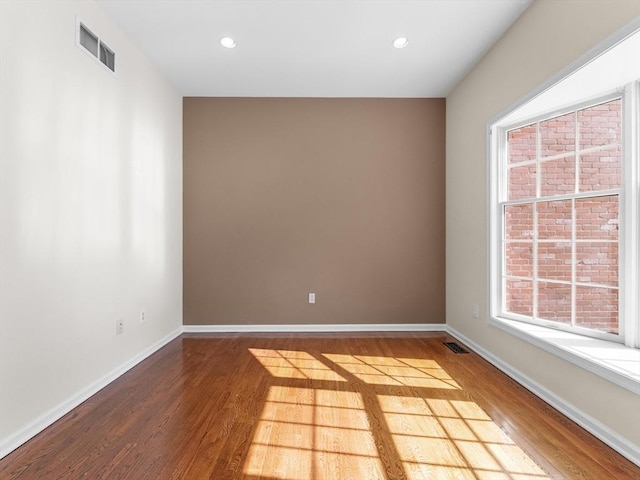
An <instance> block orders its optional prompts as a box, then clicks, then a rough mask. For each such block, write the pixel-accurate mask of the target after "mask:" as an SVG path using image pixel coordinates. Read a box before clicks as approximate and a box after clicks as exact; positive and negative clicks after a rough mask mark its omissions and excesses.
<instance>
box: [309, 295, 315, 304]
mask: <svg viewBox="0 0 640 480" xmlns="http://www.w3.org/2000/svg"><path fill="white" fill-rule="evenodd" d="M309 303H316V294H315V293H310V294H309Z"/></svg>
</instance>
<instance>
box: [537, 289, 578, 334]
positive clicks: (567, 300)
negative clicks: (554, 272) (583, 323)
mask: <svg viewBox="0 0 640 480" xmlns="http://www.w3.org/2000/svg"><path fill="white" fill-rule="evenodd" d="M538 317H540V318H543V319H545V320H551V321H553V322H558V323H568V324H571V285H565V284H562V283H549V282H538Z"/></svg>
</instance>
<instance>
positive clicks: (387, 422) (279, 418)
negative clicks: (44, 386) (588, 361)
mask: <svg viewBox="0 0 640 480" xmlns="http://www.w3.org/2000/svg"><path fill="white" fill-rule="evenodd" d="M444 341H453V339H452V338H451V337H449V336H448V335H446V334H443V333H402V334H400V333H395V334H394V333H385V334H359V335H357V336H356V335H353V334H307V335H303V334H251V335H238V334H220V335H213V334H185V335H183V336H181V337H179V338H177V339H176V340H174V341H173V342H171V343H170V344H169V345H167V346H166V347H164V348H163V349H161V350H160V351H158V352H156V353H155V354H154V355H152V356H151V357H149V358H148V359H146V360H145V361H144V362H142V363H141V364H140V365H138V366H136V367H135V368H134V369H132V370H130V371H129V372H127V373H126V374H125V375H123V376H122V377H120V378H119V379H117V380H116V381H114V382H113V383H111V384H110V385H109V386H107V387H106V388H104V389H103V390H101V391H100V392H98V393H97V394H96V395H94V396H93V397H91V398H90V399H89V400H87V401H86V402H84V403H83V404H82V405H80V406H79V407H77V408H76V409H74V410H73V411H72V412H70V413H69V414H68V415H66V416H65V417H63V418H62V419H60V420H59V421H58V422H56V423H55V424H54V425H52V426H51V427H49V428H48V429H46V430H45V431H43V432H41V433H40V434H39V435H37V436H36V437H34V438H33V439H32V440H31V441H29V442H27V443H26V444H25V445H23V446H22V447H20V448H18V449H17V450H16V451H14V452H12V453H11V454H9V455H8V456H7V457H5V458H4V459H2V460H0V478H1V479H2V480H9V479H12V480H13V479H16V480H18V479H19V480H30V479H38V480H40V479H78V478H91V479H110V480H111V479H135V480H138V479H187V480H192V479H193V480H200V479H215V480H234V479H245V480H325V479H326V480H341V479H345V480H378V479H380V480H423V479H437V480H440V479H445V480H446V479H449V478H451V479H454V478H455V479H466V478H469V479H475V480H501V479H506V480H547V479H571V480H573V479H582V480H601V479H621V480H626V479H638V478H640V468H638V467H637V466H635V465H634V464H632V463H631V462H629V461H628V460H626V459H625V458H624V457H622V456H621V455H619V454H617V453H616V452H614V451H613V450H611V449H610V448H608V447H607V446H606V445H605V444H603V443H602V442H600V441H599V440H597V439H596V438H595V437H593V436H592V435H590V434H589V433H588V432H586V431H585V430H584V429H582V428H581V427H579V426H578V425H576V424H575V423H573V422H572V421H571V420H569V419H568V418H566V417H565V416H563V415H562V414H560V413H559V412H557V411H556V410H554V409H553V408H551V407H550V406H549V405H548V404H546V403H545V402H543V401H542V400H540V399H539V398H537V397H536V396H535V395H533V394H532V393H531V392H529V391H528V390H526V389H525V388H523V387H522V386H520V385H519V384H517V383H516V382H515V381H513V380H512V379H510V378H509V377H507V376H506V375H504V374H502V373H501V372H500V371H498V370H497V369H496V368H495V367H493V366H492V365H490V364H489V363H487V362H486V361H484V360H483V359H482V358H480V357H479V356H478V355H476V354H475V353H473V352H471V353H469V354H464V355H455V354H454V353H453V352H451V351H450V350H448V349H447V348H446V347H445V346H444V345H442V342H444ZM480 379H481V380H480Z"/></svg>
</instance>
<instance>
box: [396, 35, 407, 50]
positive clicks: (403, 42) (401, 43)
mask: <svg viewBox="0 0 640 480" xmlns="http://www.w3.org/2000/svg"><path fill="white" fill-rule="evenodd" d="M407 45H409V40H408V39H407V37H398V38H396V39H395V40H394V41H393V46H394V47H396V48H404V47H406V46H407Z"/></svg>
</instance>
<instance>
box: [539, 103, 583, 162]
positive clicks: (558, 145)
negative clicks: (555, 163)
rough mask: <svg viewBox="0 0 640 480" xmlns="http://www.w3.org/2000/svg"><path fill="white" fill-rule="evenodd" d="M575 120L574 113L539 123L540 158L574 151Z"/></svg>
mask: <svg viewBox="0 0 640 480" xmlns="http://www.w3.org/2000/svg"><path fill="white" fill-rule="evenodd" d="M575 118H576V117H575V114H574V113H568V114H566V115H562V116H560V117H554V118H550V119H549V120H545V121H544V122H540V157H541V158H544V157H551V156H553V155H558V154H560V153H567V152H573V151H574V150H575V138H576V127H575Z"/></svg>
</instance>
